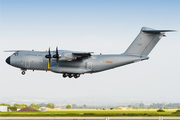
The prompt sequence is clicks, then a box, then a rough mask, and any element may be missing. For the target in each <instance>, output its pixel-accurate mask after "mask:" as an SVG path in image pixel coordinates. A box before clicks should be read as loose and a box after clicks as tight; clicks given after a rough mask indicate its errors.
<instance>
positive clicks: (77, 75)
mask: <svg viewBox="0 0 180 120" xmlns="http://www.w3.org/2000/svg"><path fill="white" fill-rule="evenodd" d="M67 76H68V77H69V78H72V77H74V78H78V77H80V74H74V73H69V74H68V73H64V74H63V77H64V78H65V77H67Z"/></svg>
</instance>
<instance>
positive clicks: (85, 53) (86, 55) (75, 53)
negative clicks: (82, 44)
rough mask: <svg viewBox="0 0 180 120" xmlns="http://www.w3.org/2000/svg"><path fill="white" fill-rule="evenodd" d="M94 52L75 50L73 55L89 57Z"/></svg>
mask: <svg viewBox="0 0 180 120" xmlns="http://www.w3.org/2000/svg"><path fill="white" fill-rule="evenodd" d="M91 53H93V52H73V53H72V54H73V55H76V56H81V57H89V56H91Z"/></svg>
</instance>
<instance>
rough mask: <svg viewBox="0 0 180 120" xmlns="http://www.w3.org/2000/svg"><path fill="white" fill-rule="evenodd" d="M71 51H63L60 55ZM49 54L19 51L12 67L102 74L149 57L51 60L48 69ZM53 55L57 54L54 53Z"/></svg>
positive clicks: (91, 57)
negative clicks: (46, 56)
mask: <svg viewBox="0 0 180 120" xmlns="http://www.w3.org/2000/svg"><path fill="white" fill-rule="evenodd" d="M64 52H66V53H67V52H70V51H61V50H59V54H61V53H64ZM47 54H48V52H46V51H45V52H37V51H19V52H15V53H14V54H13V55H11V56H10V65H12V66H14V67H18V68H21V69H22V70H45V71H49V70H51V71H52V72H56V73H79V74H84V73H94V72H100V71H104V70H108V69H112V68H115V67H119V66H122V65H126V64H130V63H134V62H137V61H141V60H145V59H148V57H142V56H135V55H126V54H117V55H92V56H90V57H88V58H84V59H80V60H72V61H59V65H58V66H57V64H56V59H55V58H51V66H54V67H50V68H49V69H48V59H47V58H45V55H47ZM51 54H55V51H52V52H51Z"/></svg>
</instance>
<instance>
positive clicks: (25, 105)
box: [0, 103, 55, 109]
mask: <svg viewBox="0 0 180 120" xmlns="http://www.w3.org/2000/svg"><path fill="white" fill-rule="evenodd" d="M0 106H7V107H8V109H10V108H18V107H33V108H35V109H39V108H41V107H42V105H39V104H35V103H31V104H30V105H27V104H17V103H14V104H13V105H10V104H6V103H1V104H0ZM46 107H47V108H51V109H54V108H55V105H54V104H52V103H49V104H47V105H46Z"/></svg>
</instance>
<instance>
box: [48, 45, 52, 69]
mask: <svg viewBox="0 0 180 120" xmlns="http://www.w3.org/2000/svg"><path fill="white" fill-rule="evenodd" d="M49 66H51V51H50V47H49V61H48V69H49Z"/></svg>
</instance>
